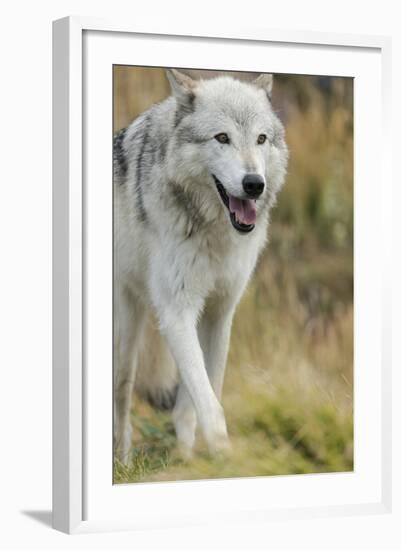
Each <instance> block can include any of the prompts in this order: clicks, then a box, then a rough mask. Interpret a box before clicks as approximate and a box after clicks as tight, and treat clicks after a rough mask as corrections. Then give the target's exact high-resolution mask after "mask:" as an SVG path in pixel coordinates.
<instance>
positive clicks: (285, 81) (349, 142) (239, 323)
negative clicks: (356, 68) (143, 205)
mask: <svg viewBox="0 0 401 550" xmlns="http://www.w3.org/2000/svg"><path fill="white" fill-rule="evenodd" d="M185 72H187V73H188V74H190V75H191V76H192V77H194V78H200V77H201V78H209V77H211V76H215V75H217V74H221V73H219V72H218V71H195V70H188V71H185ZM230 74H232V75H233V76H236V77H237V78H240V79H244V80H250V79H253V78H255V77H256V76H258V73H253V74H250V73H230ZM168 95H169V86H168V82H167V79H166V77H165V74H164V70H163V69H158V68H143V67H128V66H115V67H114V113H113V114H114V116H113V120H114V130H115V131H117V130H119V129H120V128H123V127H125V126H127V125H128V124H129V123H130V122H131V121H132V120H133V119H134V118H135V117H136V116H137V115H138V114H139V113H141V112H143V111H144V110H145V109H147V108H148V107H149V106H151V105H152V104H153V103H155V102H158V101H160V100H162V99H164V98H165V97H167V96H168ZM272 101H273V107H274V109H275V111H276V112H277V114H278V115H279V117H280V119H281V120H282V122H283V123H284V125H285V129H286V139H287V144H288V148H289V153H290V156H289V167H288V175H287V180H286V184H285V186H284V188H283V190H282V191H281V193H280V195H279V197H278V204H277V206H276V207H275V208H274V210H273V211H272V215H271V224H270V229H269V245H268V247H267V248H266V250H265V252H264V254H263V256H262V257H261V259H260V261H259V264H258V267H257V270H256V272H255V275H254V277H253V279H252V282H251V284H250V285H249V287H248V290H247V292H246V294H245V295H244V297H243V299H242V301H241V303H240V305H239V307H238V309H237V312H236V315H235V320H234V325H233V331H232V337H231V344H230V353H229V359H228V365H227V374H226V381H225V386H224V393H223V405H224V408H225V411H226V418H227V424H228V431H229V434H230V436H231V440H232V443H233V449H234V451H233V455H232V457H230V459H228V460H224V461H216V460H212V459H211V458H210V457H209V456H208V454H207V452H206V449H205V448H204V447H203V446H202V443H200V444H199V448H198V452H197V458H196V459H195V460H194V461H193V462H191V463H190V464H186V463H184V462H182V461H181V460H180V458H179V457H178V456H177V454H176V450H175V437H174V428H173V425H172V422H171V417H170V415H169V414H168V413H161V412H156V411H154V410H152V409H151V408H150V407H149V406H148V405H147V404H146V403H143V402H141V401H140V400H139V398H138V399H136V403H135V407H134V409H133V411H132V422H133V424H134V427H135V429H134V435H133V437H134V442H133V443H134V449H133V452H132V462H131V463H130V464H129V465H128V466H123V465H122V464H120V463H118V462H115V466H114V482H115V483H127V482H135V481H152V480H178V479H202V478H214V477H245V476H257V475H284V474H297V473H312V472H335V471H349V470H352V469H353V80H352V79H350V78H339V77H319V76H294V75H275V80H274V87H273V100H272Z"/></svg>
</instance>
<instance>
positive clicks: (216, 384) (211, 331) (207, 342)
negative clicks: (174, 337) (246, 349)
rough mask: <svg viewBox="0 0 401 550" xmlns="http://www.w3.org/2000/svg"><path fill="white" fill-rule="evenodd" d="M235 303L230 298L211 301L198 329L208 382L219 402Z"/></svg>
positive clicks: (234, 300)
mask: <svg viewBox="0 0 401 550" xmlns="http://www.w3.org/2000/svg"><path fill="white" fill-rule="evenodd" d="M236 302H237V300H236V299H234V298H231V297H230V298H228V297H225V298H224V299H219V298H215V299H213V300H212V301H211V302H210V304H208V306H207V307H206V308H205V311H204V313H203V315H202V318H201V321H200V323H199V329H198V334H199V341H200V344H201V347H202V350H203V356H204V360H205V364H206V370H207V373H208V375H209V380H210V383H211V384H212V387H213V389H214V392H215V394H216V396H217V398H218V399H219V400H220V401H221V396H222V392H223V383H224V373H225V369H226V363H227V355H228V349H229V344H230V335H231V325H232V320H233V316H234V311H235V306H236Z"/></svg>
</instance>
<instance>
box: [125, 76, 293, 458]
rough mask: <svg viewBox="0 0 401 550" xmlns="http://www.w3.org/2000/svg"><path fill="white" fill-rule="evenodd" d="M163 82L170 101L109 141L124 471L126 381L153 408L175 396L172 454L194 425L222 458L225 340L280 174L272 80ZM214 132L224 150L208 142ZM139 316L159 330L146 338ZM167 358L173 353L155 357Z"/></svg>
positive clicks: (282, 156) (283, 154)
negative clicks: (255, 182)
mask: <svg viewBox="0 0 401 550" xmlns="http://www.w3.org/2000/svg"><path fill="white" fill-rule="evenodd" d="M168 77H169V80H170V83H171V87H172V91H173V95H172V96H171V97H169V98H167V99H166V100H165V101H162V102H161V103H159V104H157V105H154V106H152V107H151V108H150V109H148V110H147V111H146V112H145V113H143V114H142V115H141V116H139V117H138V118H137V119H136V120H135V121H133V122H132V124H130V125H129V126H128V127H127V128H126V129H125V130H123V131H121V132H119V133H118V134H117V135H116V137H115V139H114V179H115V183H116V185H115V186H114V198H115V201H114V204H115V206H114V208H115V215H114V220H115V222H114V223H115V233H114V235H115V240H114V251H115V255H114V257H115V281H114V299H115V306H114V311H115V327H116V328H115V357H116V364H115V384H114V386H115V407H116V409H115V410H116V414H115V444H116V449H117V450H118V456H119V457H120V458H121V459H122V460H124V461H126V459H127V456H128V452H129V449H130V445H131V443H130V442H131V436H130V424H129V416H130V406H131V390H132V384H133V383H134V381H135V378H136V383H137V391H138V392H139V393H140V394H141V395H143V396H147V398H148V400H149V401H150V402H151V403H153V404H154V405H156V406H159V407H161V408H168V407H170V406H172V405H173V403H174V402H175V396H176V395H177V399H176V401H177V402H176V404H175V407H174V412H173V418H174V423H175V428H176V433H177V438H178V441H179V444H180V447H181V448H185V449H186V450H187V451H188V450H190V449H192V446H193V444H194V439H195V427H196V422H197V421H199V423H200V425H201V427H202V430H203V433H204V436H205V438H206V441H207V443H208V445H209V448H210V450H211V451H212V452H214V451H218V450H224V449H226V448H227V447H228V445H229V443H228V437H227V429H226V425H225V419H224V413H223V409H222V407H221V404H220V399H221V392H222V384H223V374H224V368H225V362H226V357H227V352H228V342H229V330H230V327H231V322H232V317H233V315H234V312H235V307H236V305H237V303H238V301H239V300H240V298H241V296H242V294H243V292H244V290H245V287H246V284H247V282H248V280H249V278H250V277H251V275H252V272H253V269H254V267H255V264H256V261H257V258H258V255H259V254H260V252H261V250H262V248H263V246H264V245H265V243H266V240H267V228H268V222H269V210H270V208H271V207H272V206H273V204H274V202H275V200H276V196H277V193H278V191H279V190H280V188H281V186H282V184H283V183H284V177H285V172H286V165H287V147H286V144H285V139H284V129H283V127H282V124H281V122H280V121H279V119H278V118H277V116H276V115H275V114H274V112H273V109H272V105H271V102H270V95H271V86H272V77H271V75H264V76H263V77H261V78H259V79H258V80H257V81H255V82H254V83H244V82H240V81H238V80H235V79H233V78H231V77H229V76H223V77H218V78H214V79H210V80H204V81H194V80H192V79H190V78H189V77H187V76H186V75H183V74H182V73H179V72H178V71H174V70H172V71H169V73H168ZM221 133H226V134H227V135H228V136H229V143H227V144H224V143H221V142H220V141H219V140H218V139H215V136H218V135H219V134H221ZM261 134H264V135H266V136H267V140H265V141H264V142H262V143H261V144H259V143H258V136H260V135H261ZM250 173H253V174H256V175H258V176H260V177H261V178H262V179H263V181H264V188H263V192H262V194H261V195H260V196H259V197H258V199H257V200H256V201H255V200H253V199H252V200H251V199H250V198H249V194H248V195H246V191H245V189H244V187H243V180H244V176H245V175H246V174H250ZM219 186H220V187H221V188H222V189H224V192H225V195H224V194H222V195H221V194H220V193H221V189H220V191H219ZM224 197H225V198H224ZM238 201H239V202H240V204H242V205H243V208H244V210H243V211H242V214H241V210H236V209H235V208H236V207H235V204H238ZM241 201H242V202H241ZM230 205H231V206H230ZM245 207H246V208H245ZM230 208H234V210H233V211H232V210H231V209H230ZM247 209H250V210H251V212H252V216H253V218H250V219H253V220H254V222H255V223H250V222H247V221H246V220H247V218H246V217H244V215H245V214H244V212H245V211H246V210H247ZM237 216H240V218H239V222H238V220H237ZM241 216H242V218H241ZM233 219H234V221H233ZM241 220H243V221H242V222H241ZM234 222H236V223H234ZM241 223H242V226H241ZM238 224H239V225H238ZM244 227H245V229H246V230H244ZM247 228H248V229H247ZM127 296H129V297H130V298H129V300H128V299H127ZM149 313H151V315H152V316H154V317H155V318H156V320H157V324H158V330H157V331H156V332H155V331H154V327H153V333H152V337H151V338H150V339H149V338H147V336H146V335H147V332H148V329H147V328H146V327H148V326H149V324H148V322H147V318H148V315H149ZM164 339H165V340H166V341H167V344H168V345H167V346H166V342H164V344H163V345H160V341H163V340H164ZM143 342H145V346H148V347H143V345H144V344H143ZM166 347H168V348H169V351H170V352H171V354H170V353H167V351H163V352H160V353H159V354H158V355H157V357H156V355H155V356H154V357H153V355H152V352H153V351H154V350H155V349H159V348H160V350H165V348H166ZM172 356H174V358H175V360H176V361H177V366H178V371H179V376H180V377H181V380H179V377H178V375H177V369H176V367H175V363H174V361H173V360H172ZM152 357H153V359H152ZM137 374H138V376H136V375H137ZM177 384H179V386H178V393H177V390H176V387H177Z"/></svg>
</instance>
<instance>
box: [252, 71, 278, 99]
mask: <svg viewBox="0 0 401 550" xmlns="http://www.w3.org/2000/svg"><path fill="white" fill-rule="evenodd" d="M253 84H254V85H255V86H257V87H258V88H262V90H264V91H265V92H266V95H267V97H268V98H269V99H271V98H272V91H273V75H272V74H267V73H263V74H261V75H259V76H258V77H257V78H255V80H254V81H253Z"/></svg>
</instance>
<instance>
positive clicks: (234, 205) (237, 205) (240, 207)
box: [228, 196, 256, 225]
mask: <svg viewBox="0 0 401 550" xmlns="http://www.w3.org/2000/svg"><path fill="white" fill-rule="evenodd" d="M228 206H229V208H230V212H232V213H233V214H235V218H236V220H237V222H239V223H242V224H245V225H252V224H254V223H255V222H256V204H255V201H254V200H248V199H237V197H231V196H229V197H228Z"/></svg>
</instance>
